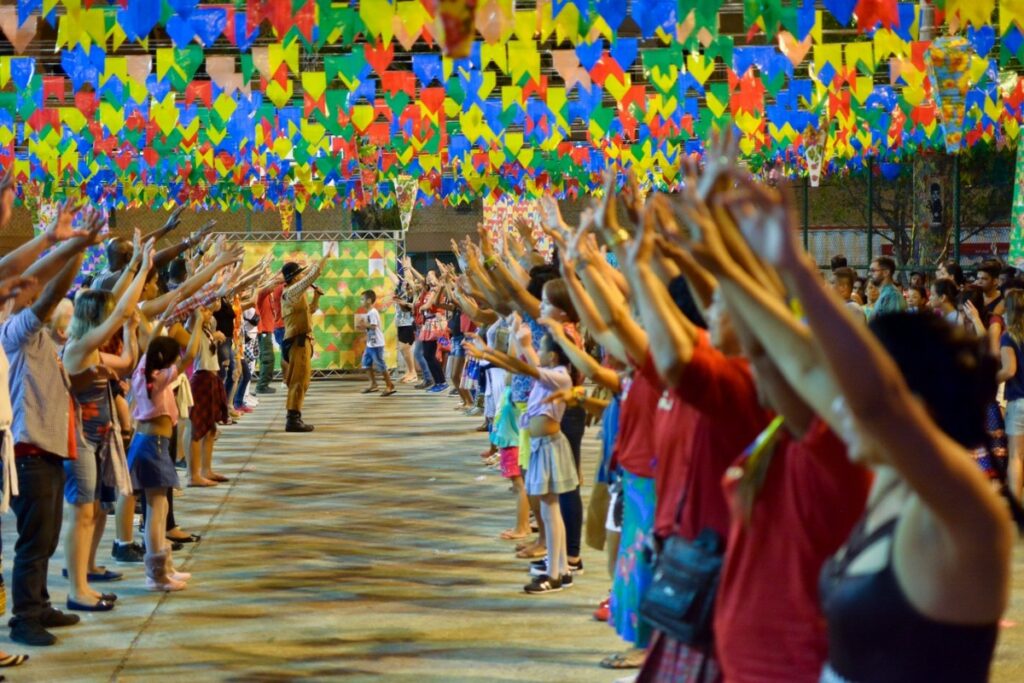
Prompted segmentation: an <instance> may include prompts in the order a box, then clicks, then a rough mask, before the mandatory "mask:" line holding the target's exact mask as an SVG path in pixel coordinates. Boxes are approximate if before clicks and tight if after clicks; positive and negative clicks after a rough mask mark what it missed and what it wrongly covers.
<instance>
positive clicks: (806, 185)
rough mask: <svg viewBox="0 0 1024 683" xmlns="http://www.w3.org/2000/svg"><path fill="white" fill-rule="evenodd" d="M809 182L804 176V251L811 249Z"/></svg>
mask: <svg viewBox="0 0 1024 683" xmlns="http://www.w3.org/2000/svg"><path fill="white" fill-rule="evenodd" d="M810 231H811V180H810V178H808V177H807V176H804V251H810V248H811V235H810Z"/></svg>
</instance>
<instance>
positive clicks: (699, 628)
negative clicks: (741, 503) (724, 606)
mask: <svg viewBox="0 0 1024 683" xmlns="http://www.w3.org/2000/svg"><path fill="white" fill-rule="evenodd" d="M782 424H783V421H782V418H781V417H777V418H775V419H774V420H772V422H771V423H770V424H769V425H768V426H767V427H766V428H765V430H764V431H763V432H762V433H761V434H760V435H758V437H757V439H756V440H755V441H754V443H753V444H752V445H751V447H750V448H749V449H748V450H747V451H746V455H747V457H748V458H749V459H750V461H751V466H753V469H752V474H753V475H754V476H755V477H756V478H757V482H756V483H757V486H755V493H756V489H757V488H759V484H760V482H762V481H763V479H764V468H765V467H767V464H768V463H769V462H770V460H771V454H772V452H773V451H774V449H775V445H776V443H777V439H778V436H779V434H780V433H781V427H782ZM759 462H760V463H763V465H764V467H756V466H754V465H755V464H756V463H759ZM689 489H690V483H689V482H688V483H687V486H686V490H684V491H683V496H682V499H681V500H680V501H679V509H678V510H676V523H678V522H679V517H680V515H681V514H682V512H683V506H684V504H685V503H686V498H687V496H688V495H689ZM752 495H754V494H752ZM724 562H725V540H724V539H723V538H722V537H721V536H720V535H719V534H718V532H717V531H715V530H714V529H708V528H705V529H703V530H702V531H701V532H700V533H699V534H698V535H697V538H695V539H693V540H692V541H689V540H687V539H685V538H682V537H681V536H670V537H669V538H668V539H667V540H666V541H665V543H664V545H663V546H662V548H661V552H660V553H658V554H657V555H656V558H655V567H654V577H653V579H652V581H651V585H650V586H649V587H648V588H647V592H646V593H644V597H643V599H642V600H641V602H640V618H641V619H644V620H645V621H647V622H648V623H650V624H651V625H652V626H654V628H656V629H658V630H659V631H662V632H663V633H666V634H668V635H669V636H672V637H673V638H675V639H676V640H678V641H680V642H682V643H685V644H686V645H691V646H694V647H698V648H707V647H708V646H710V645H711V644H712V642H714V631H713V622H714V616H715V596H716V595H717V593H718V579H719V576H720V575H721V573H722V565H723V564H724Z"/></svg>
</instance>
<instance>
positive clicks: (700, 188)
mask: <svg viewBox="0 0 1024 683" xmlns="http://www.w3.org/2000/svg"><path fill="white" fill-rule="evenodd" d="M738 153H739V142H738V141H737V140H736V136H735V134H734V133H733V130H732V126H729V127H728V128H727V129H726V130H725V131H724V132H722V133H718V134H715V135H713V136H712V138H711V144H710V145H709V146H707V147H706V148H705V150H704V172H703V173H701V175H700V180H699V181H698V182H697V187H696V189H697V195H698V196H699V197H700V198H701V199H702V200H703V201H705V202H706V201H708V199H709V198H710V197H711V193H712V191H713V190H714V189H715V185H716V184H717V183H718V181H719V180H721V179H722V178H723V177H725V176H727V175H730V174H732V172H733V171H734V169H736V156H737V154H738Z"/></svg>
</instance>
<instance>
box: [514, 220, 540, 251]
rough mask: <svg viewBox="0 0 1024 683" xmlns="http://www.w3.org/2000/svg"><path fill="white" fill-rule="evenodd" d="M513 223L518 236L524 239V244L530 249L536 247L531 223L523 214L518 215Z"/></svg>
mask: <svg viewBox="0 0 1024 683" xmlns="http://www.w3.org/2000/svg"><path fill="white" fill-rule="evenodd" d="M514 225H515V228H516V232H517V233H519V236H520V237H521V238H522V239H523V240H525V242H526V244H528V245H529V246H530V248H531V249H535V248H536V247H537V241H536V240H534V239H533V224H532V223H530V221H528V220H526V218H524V217H523V216H520V217H519V218H517V219H516V221H515V224H514Z"/></svg>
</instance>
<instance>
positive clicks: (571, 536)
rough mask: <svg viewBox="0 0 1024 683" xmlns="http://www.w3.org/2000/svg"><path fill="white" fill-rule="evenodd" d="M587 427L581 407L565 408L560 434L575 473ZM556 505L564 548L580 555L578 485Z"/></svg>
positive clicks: (581, 507) (567, 492) (570, 553)
mask: <svg viewBox="0 0 1024 683" xmlns="http://www.w3.org/2000/svg"><path fill="white" fill-rule="evenodd" d="M586 427H587V413H586V411H585V410H584V409H583V408H567V409H566V411H565V415H563V416H562V434H565V438H566V439H567V440H568V441H569V448H571V449H572V459H573V460H574V461H575V463H576V473H577V474H579V472H580V449H581V448H582V446H583V432H584V430H585V429H586ZM558 507H559V508H560V509H561V512H562V521H563V522H565V549H566V554H567V555H568V556H569V557H579V556H580V540H581V538H582V536H583V496H581V495H580V487H579V486H577V487H576V488H575V489H574V490H572V491H566V492H565V493H562V494H560V495H559V496H558Z"/></svg>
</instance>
